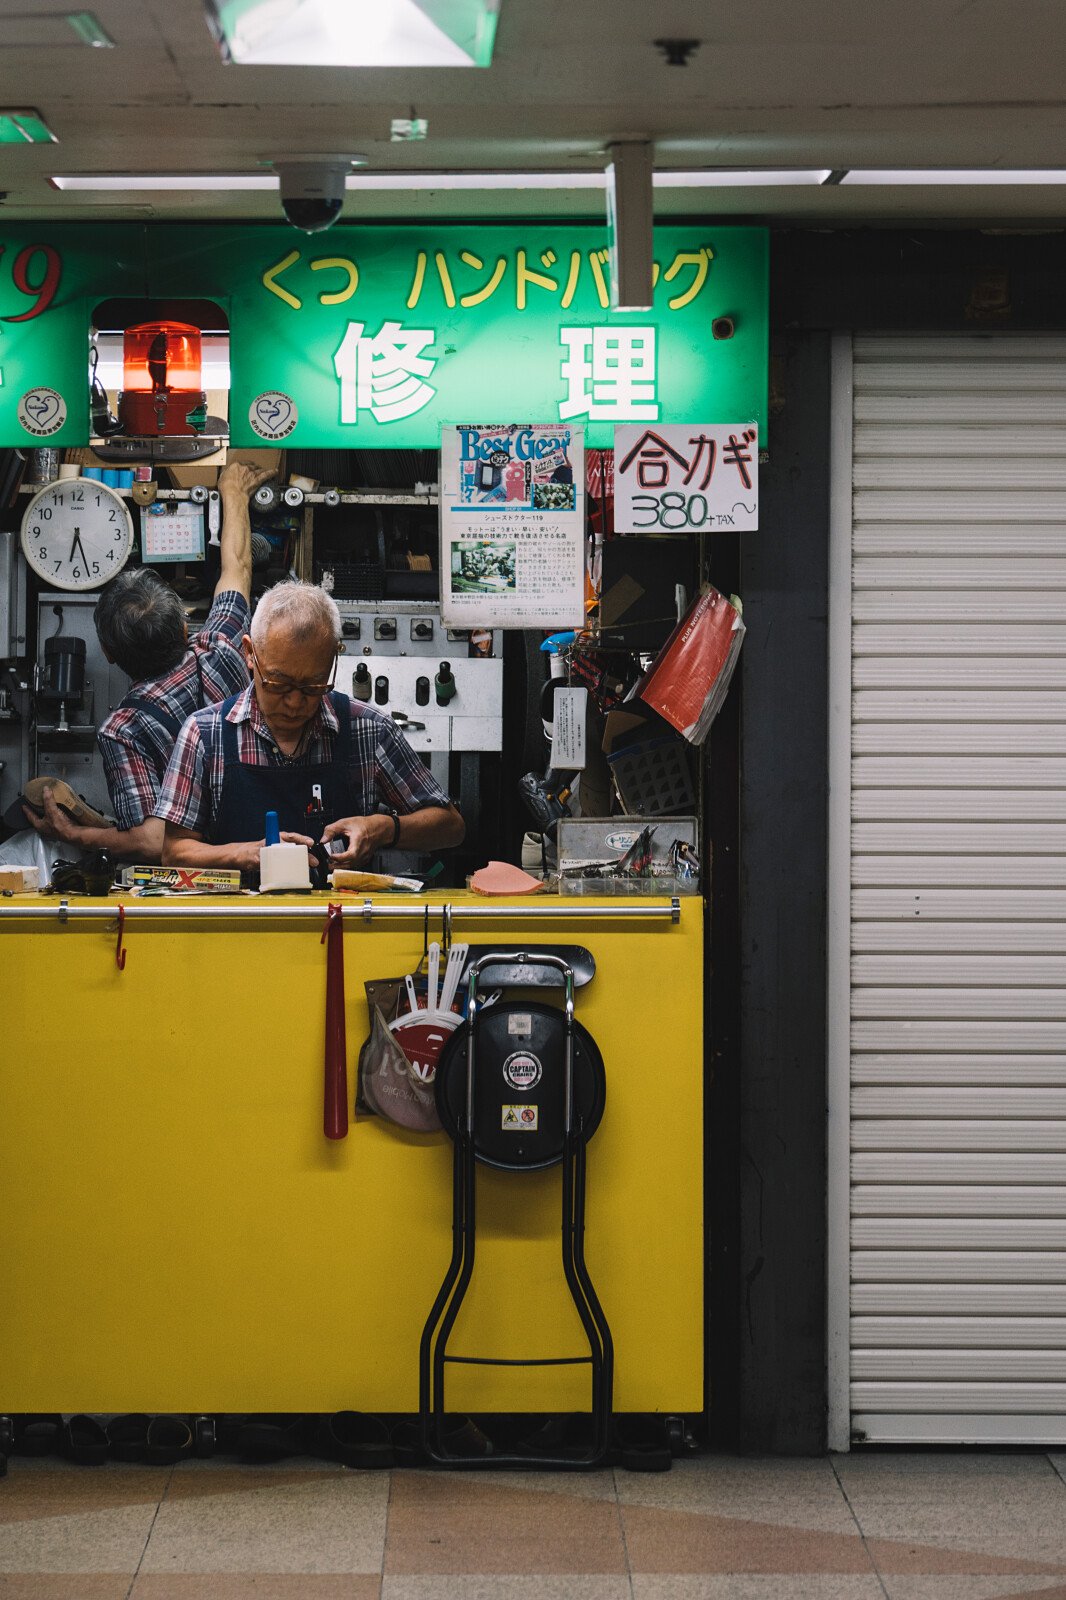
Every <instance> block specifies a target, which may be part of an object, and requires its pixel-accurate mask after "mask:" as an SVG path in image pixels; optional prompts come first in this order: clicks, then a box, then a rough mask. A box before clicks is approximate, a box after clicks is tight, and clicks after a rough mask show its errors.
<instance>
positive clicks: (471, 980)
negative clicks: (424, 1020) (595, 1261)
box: [418, 951, 614, 1470]
mask: <svg viewBox="0 0 1066 1600" xmlns="http://www.w3.org/2000/svg"><path fill="white" fill-rule="evenodd" d="M516 961H517V962H521V963H522V964H524V965H528V966H531V967H532V966H543V967H552V968H554V969H555V970H556V971H557V972H559V973H560V974H561V976H562V981H563V986H564V989H565V1023H566V1034H565V1058H564V1068H563V1154H562V1169H563V1171H562V1179H563V1181H562V1258H563V1273H564V1275H565V1277H566V1283H567V1287H568V1288H569V1290H570V1295H571V1298H572V1300H573V1302H574V1306H575V1307H576V1309H577V1314H578V1316H579V1317H580V1319H581V1325H582V1327H583V1328H584V1330H585V1335H586V1337H587V1339H588V1344H589V1354H588V1355H587V1356H586V1355H582V1356H548V1357H540V1358H526V1359H517V1360H514V1359H512V1360H504V1359H501V1358H497V1357H492V1356H472V1355H462V1356H452V1355H449V1354H448V1340H449V1338H450V1336H451V1333H452V1329H453V1328H454V1326H455V1319H456V1317H457V1316H458V1314H459V1308H460V1306H461V1305H462V1303H463V1300H464V1298H465V1296H466V1292H467V1289H468V1288H469V1286H470V1280H471V1278H472V1276H473V1271H474V1252H475V1242H476V1198H477V1152H476V1149H475V1141H474V1127H475V1107H476V1103H477V1086H478V1067H477V1050H478V1017H479V1014H480V1011H479V1007H478V980H479V978H480V975H481V972H482V971H483V969H485V968H487V967H492V966H499V965H500V964H501V963H503V962H516ZM466 1021H467V1029H468V1032H467V1046H466V1099H465V1115H464V1117H463V1118H462V1119H461V1120H460V1123H459V1126H458V1129H457V1131H456V1136H455V1139H454V1147H453V1150H454V1153H453V1163H452V1257H451V1261H450V1262H449V1263H448V1270H447V1272H446V1273H445V1275H444V1281H443V1283H442V1284H441V1286H440V1290H439V1292H438V1294H437V1298H436V1300H435V1301H434V1302H433V1308H432V1310H431V1311H430V1313H429V1316H428V1318H427V1319H426V1325H425V1327H424V1328H423V1330H422V1340H421V1344H420V1347H419V1385H418V1390H419V1392H418V1412H419V1426H420V1432H421V1442H422V1448H423V1450H424V1452H425V1454H426V1455H427V1456H428V1458H429V1459H430V1460H431V1461H433V1462H435V1463H436V1464H437V1465H438V1466H447V1467H466V1468H477V1467H481V1468H485V1467H488V1468H500V1467H516V1466H537V1467H541V1468H545V1467H547V1468H565V1469H570V1470H573V1469H575V1468H589V1467H595V1466H599V1465H600V1464H601V1463H602V1462H603V1460H604V1459H605V1457H606V1455H607V1450H608V1446H609V1443H610V1429H611V1415H612V1408H613V1392H614V1344H613V1341H612V1339H611V1330H610V1327H609V1325H608V1322H607V1318H606V1317H605V1315H604V1312H603V1308H602V1306H601V1305H600V1301H599V1297H598V1296H597V1294H596V1290H595V1289H594V1287H593V1284H592V1279H591V1278H590V1277H589V1271H588V1267H587V1266H586V1264H585V1153H586V1148H587V1139H586V1136H585V1130H584V1125H583V1120H582V1118H581V1115H580V1113H578V1112H577V1110H576V1107H575V1098H574V971H573V968H572V967H571V966H569V965H568V963H567V962H566V961H564V960H562V959H561V958H560V957H559V956H555V955H549V954H548V953H547V952H544V953H540V952H537V951H521V952H515V951H492V952H490V953H489V954H487V955H483V956H482V957H481V958H480V959H479V960H478V961H476V962H474V963H473V964H472V966H471V967H470V970H469V973H468V990H467V1002H466ZM449 1363H451V1364H455V1365H464V1366H496V1367H545V1366H585V1365H587V1366H589V1367H591V1370H592V1408H591V1422H592V1430H591V1438H590V1441H589V1444H588V1448H587V1449H585V1450H581V1451H578V1452H576V1453H571V1452H566V1453H551V1452H546V1453H541V1452H539V1451H538V1452H536V1453H530V1454H520V1453H519V1454H515V1453H510V1454H499V1455H497V1454H493V1455H491V1456H470V1455H461V1454H456V1453H455V1452H454V1451H451V1450H449V1449H448V1447H447V1444H446V1442H445V1430H444V1424H445V1418H446V1415H447V1413H446V1409H445V1392H444V1378H445V1368H446V1366H448V1364H449Z"/></svg>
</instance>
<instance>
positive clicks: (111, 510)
mask: <svg viewBox="0 0 1066 1600" xmlns="http://www.w3.org/2000/svg"><path fill="white" fill-rule="evenodd" d="M132 549H133V518H132V517H131V516H130V513H129V510H128V508H127V506H126V502H125V501H124V500H123V498H122V496H121V495H120V494H116V492H115V491H114V489H110V488H108V486H107V484H105V483H97V482H96V481H95V480H94V479H92V478H60V479H59V480H58V481H57V482H56V483H49V484H46V485H45V487H44V488H43V489H40V490H38V492H37V493H36V494H35V495H34V497H33V499H32V500H31V501H30V503H29V505H28V506H27V507H26V513H25V515H24V517H23V519H22V553H23V555H24V556H25V557H26V560H27V561H28V562H29V564H30V566H31V567H32V568H33V570H34V572H36V573H37V575H38V577H40V578H43V579H44V581H45V582H46V583H48V584H50V585H51V586H52V587H53V588H56V589H98V588H100V586H101V584H104V583H107V582H108V580H109V579H110V578H113V577H114V576H115V574H116V573H117V572H121V571H122V568H123V567H124V566H125V565H126V562H127V561H128V560H129V557H130V551H131V550H132Z"/></svg>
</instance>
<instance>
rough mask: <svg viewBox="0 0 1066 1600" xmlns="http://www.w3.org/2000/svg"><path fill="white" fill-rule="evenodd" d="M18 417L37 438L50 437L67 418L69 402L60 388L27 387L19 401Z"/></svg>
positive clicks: (28, 431)
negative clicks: (60, 391)
mask: <svg viewBox="0 0 1066 1600" xmlns="http://www.w3.org/2000/svg"><path fill="white" fill-rule="evenodd" d="M17 415H18V419H19V422H20V423H21V425H22V427H24V428H25V430H26V432H27V433H32V434H33V436H34V438H35V439H48V438H50V437H51V436H52V434H53V433H58V432H59V430H60V428H61V427H62V426H63V424H64V422H66V420H67V402H66V401H65V400H64V399H63V396H62V395H61V394H60V393H59V391H58V389H44V388H40V389H27V390H26V393H25V394H24V395H23V396H22V399H21V400H20V401H19V403H18V412H17Z"/></svg>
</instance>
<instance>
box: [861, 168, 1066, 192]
mask: <svg viewBox="0 0 1066 1600" xmlns="http://www.w3.org/2000/svg"><path fill="white" fill-rule="evenodd" d="M840 182H841V183H842V184H845V183H847V184H871V185H878V186H881V185H884V186H888V185H898V186H900V187H904V186H907V187H911V186H917V185H930V186H932V185H941V184H1011V185H1013V186H1015V187H1018V188H1021V187H1024V186H1025V185H1026V184H1034V183H1066V171H1062V170H1057V171H1056V170H1054V169H1052V168H1037V169H1035V170H1033V171H1023V170H1021V169H1013V170H1010V169H1007V168H1005V167H988V168H985V169H981V168H977V167H959V168H955V169H952V168H947V167H945V168H938V169H933V168H914V167H911V168H908V169H907V170H906V171H898V172H888V171H881V170H879V169H878V170H874V169H871V170H869V171H861V172H860V171H851V172H845V174H844V176H843V177H842V178H841V180H840Z"/></svg>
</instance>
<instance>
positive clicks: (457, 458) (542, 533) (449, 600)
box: [440, 423, 585, 628]
mask: <svg viewBox="0 0 1066 1600" xmlns="http://www.w3.org/2000/svg"><path fill="white" fill-rule="evenodd" d="M440 578H441V620H442V621H443V623H444V625H445V627H448V628H469V627H474V626H480V627H489V628H579V627H580V626H581V624H582V622H583V621H584V615H585V608H584V600H585V440H584V432H583V430H582V429H581V428H570V427H567V426H565V425H563V426H560V425H559V424H558V423H541V424H538V423H508V424H500V425H496V426H491V425H489V424H463V425H460V426H455V427H448V426H445V427H444V428H442V429H441V486H440Z"/></svg>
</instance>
